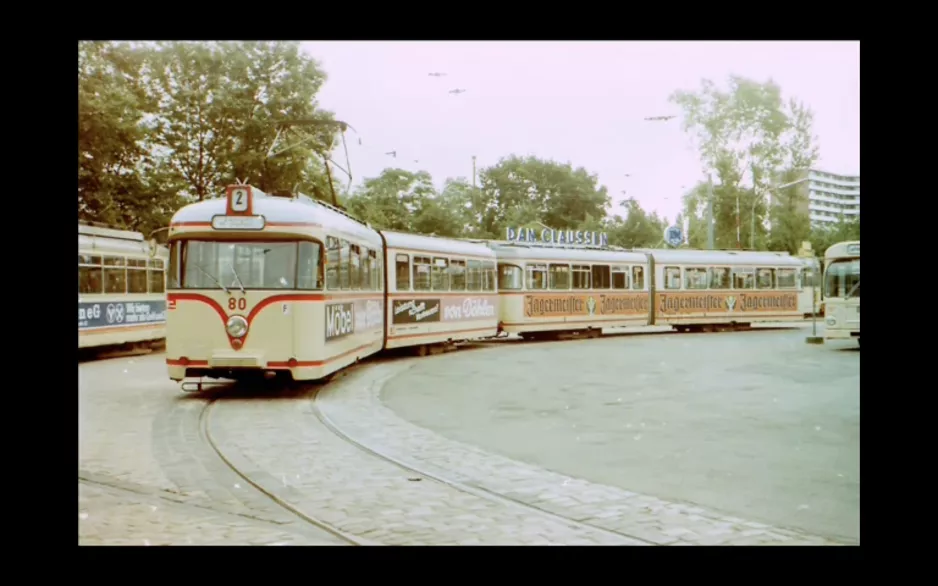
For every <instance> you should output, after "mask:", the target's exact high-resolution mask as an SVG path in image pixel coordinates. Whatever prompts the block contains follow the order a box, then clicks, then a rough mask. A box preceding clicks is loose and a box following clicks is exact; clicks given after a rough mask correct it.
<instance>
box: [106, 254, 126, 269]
mask: <svg viewBox="0 0 938 586" xmlns="http://www.w3.org/2000/svg"><path fill="white" fill-rule="evenodd" d="M104 266H106V267H122V266H124V257H122V256H105V257H104Z"/></svg>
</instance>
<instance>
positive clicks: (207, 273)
mask: <svg viewBox="0 0 938 586" xmlns="http://www.w3.org/2000/svg"><path fill="white" fill-rule="evenodd" d="M192 266H194V267H195V268H197V269H199V270H200V271H202V274H204V275H205V276H206V277H208V278H209V279H211V280H213V281H215V284H216V285H218V286H219V287H221V288H222V290H223V291H224V292H225V293H227V294H228V295H231V291H229V290H228V287H225V286H224V285H222V284H221V281H219V280H218V279H216V278H215V275H213V274H212V273H210V272H208V271H206V270H205V269H203V268H202V267H200V266H199V265H197V264H195V263H192Z"/></svg>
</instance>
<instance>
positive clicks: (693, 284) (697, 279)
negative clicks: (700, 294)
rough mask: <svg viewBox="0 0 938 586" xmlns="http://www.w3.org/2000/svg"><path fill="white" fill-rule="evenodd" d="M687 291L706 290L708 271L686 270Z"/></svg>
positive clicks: (685, 283) (685, 284)
mask: <svg viewBox="0 0 938 586" xmlns="http://www.w3.org/2000/svg"><path fill="white" fill-rule="evenodd" d="M684 288H685V289H706V288H707V269H698V268H693V269H684Z"/></svg>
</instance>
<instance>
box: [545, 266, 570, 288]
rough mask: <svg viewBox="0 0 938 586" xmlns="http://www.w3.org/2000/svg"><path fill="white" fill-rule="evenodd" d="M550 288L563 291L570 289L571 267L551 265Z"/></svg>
mask: <svg viewBox="0 0 938 586" xmlns="http://www.w3.org/2000/svg"><path fill="white" fill-rule="evenodd" d="M550 288H551V289H560V290H561V291H563V290H567V289H569V288H570V265H550Z"/></svg>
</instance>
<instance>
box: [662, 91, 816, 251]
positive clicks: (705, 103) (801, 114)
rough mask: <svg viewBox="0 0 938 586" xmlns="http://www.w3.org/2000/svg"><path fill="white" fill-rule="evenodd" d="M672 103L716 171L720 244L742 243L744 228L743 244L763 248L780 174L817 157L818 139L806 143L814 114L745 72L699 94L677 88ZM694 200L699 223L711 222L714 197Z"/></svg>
mask: <svg viewBox="0 0 938 586" xmlns="http://www.w3.org/2000/svg"><path fill="white" fill-rule="evenodd" d="M671 100H672V101H673V102H674V103H676V104H677V105H679V106H680V107H681V109H682V110H683V125H684V129H685V130H686V131H688V132H689V133H691V134H692V135H693V136H694V138H695V140H696V142H697V145H698V150H699V152H700V158H701V163H702V164H703V166H704V169H705V170H706V171H707V172H709V173H711V174H713V175H715V176H716V181H715V185H714V188H713V216H714V233H715V240H716V246H717V247H718V248H723V247H735V246H736V245H737V225H738V226H739V244H740V245H745V246H748V244H749V241H750V240H752V241H754V242H755V243H756V245H757V248H759V247H762V246H764V245H765V243H766V234H765V228H764V221H765V219H766V217H767V215H768V209H767V205H766V199H767V198H766V195H767V193H768V191H769V190H770V189H771V186H772V184H773V182H772V178H773V177H777V176H778V174H779V172H780V170H781V169H782V168H794V166H795V165H796V164H800V163H801V162H803V161H804V160H807V159H810V152H811V144H810V140H808V141H807V144H805V140H804V139H805V136H808V138H809V139H810V123H811V117H810V113H809V112H808V111H807V109H806V108H804V107H803V106H802V105H801V104H800V103H798V102H796V101H794V100H790V101H789V102H788V103H787V104H786V103H785V102H783V100H782V95H781V89H780V88H779V86H778V85H776V84H775V83H774V82H772V81H771V80H769V81H767V82H765V83H759V82H756V81H753V80H750V79H746V78H743V77H739V76H731V77H730V79H729V84H728V90H721V89H719V88H717V86H716V85H715V84H714V83H713V82H712V81H710V80H703V82H702V84H701V88H700V89H699V90H698V91H695V92H694V91H677V92H675V93H674V94H673V95H672V96H671ZM805 113H807V115H805ZM799 125H800V126H799ZM805 132H807V135H806V134H805ZM746 174H749V176H750V177H751V178H752V187H751V188H749V189H747V188H744V187H742V185H741V183H742V180H743V178H744V176H745V175H746ZM698 191H699V189H698ZM688 203H691V204H693V205H694V209H690V208H688V207H685V210H686V212H688V217H689V218H691V219H692V222H691V223H693V224H694V225H696V226H699V225H700V221H701V220H704V223H705V224H706V221H705V216H704V215H703V213H704V212H705V204H706V200H705V199H702V198H700V197H699V193H698V194H697V195H695V196H694V197H693V198H691V200H690V201H689V202H688V201H685V206H687V204H688ZM691 213H692V214H691ZM747 220H748V221H747ZM753 224H754V225H755V233H753V231H752V226H753Z"/></svg>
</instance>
